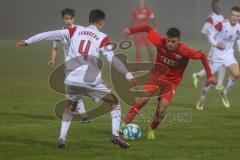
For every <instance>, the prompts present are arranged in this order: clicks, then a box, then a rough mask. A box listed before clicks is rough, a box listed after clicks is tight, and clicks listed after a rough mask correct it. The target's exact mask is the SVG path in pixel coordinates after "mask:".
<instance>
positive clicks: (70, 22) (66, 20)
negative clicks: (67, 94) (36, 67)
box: [48, 8, 89, 122]
mask: <svg viewBox="0 0 240 160" xmlns="http://www.w3.org/2000/svg"><path fill="white" fill-rule="evenodd" d="M61 16H62V20H63V28H62V29H70V28H75V27H76V25H75V24H74V17H75V10H74V9H71V8H65V9H63V10H62V11H61ZM61 44H63V45H64V46H63V51H64V58H66V56H67V53H68V49H69V45H70V43H69V42H67V43H65V42H64V41H53V47H52V49H51V54H50V58H49V62H48V66H49V67H50V68H52V67H53V66H54V65H55V60H56V56H57V51H58V48H59V47H60V46H61ZM76 111H77V112H78V113H79V114H80V115H81V116H82V118H83V122H89V119H88V116H87V113H86V110H85V106H84V103H83V100H82V99H80V100H78V106H77V109H76Z"/></svg>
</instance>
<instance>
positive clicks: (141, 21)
mask: <svg viewBox="0 0 240 160" xmlns="http://www.w3.org/2000/svg"><path fill="white" fill-rule="evenodd" d="M131 21H132V26H139V25H150V24H154V25H155V18H154V14H153V12H152V9H151V8H150V7H143V8H136V9H134V10H133V11H132V14H131Z"/></svg>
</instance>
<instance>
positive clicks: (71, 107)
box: [68, 101, 78, 112]
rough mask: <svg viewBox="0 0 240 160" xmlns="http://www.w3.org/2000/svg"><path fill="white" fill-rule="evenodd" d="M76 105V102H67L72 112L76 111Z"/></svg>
mask: <svg viewBox="0 0 240 160" xmlns="http://www.w3.org/2000/svg"><path fill="white" fill-rule="evenodd" d="M77 105H78V102H77V101H68V107H69V110H71V111H72V112H75V111H76V109H77Z"/></svg>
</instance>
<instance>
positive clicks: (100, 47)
mask: <svg viewBox="0 0 240 160" xmlns="http://www.w3.org/2000/svg"><path fill="white" fill-rule="evenodd" d="M44 40H57V41H61V42H63V43H64V44H67V43H69V44H70V46H69V50H68V53H67V55H66V56H65V66H66V78H65V84H66V85H74V86H86V85H99V84H100V83H102V78H101V69H102V68H101V61H100V60H99V59H98V57H100V55H102V56H104V57H105V58H106V59H107V60H108V61H109V62H110V63H111V64H112V65H113V66H114V68H116V69H117V70H118V71H119V72H121V73H122V74H124V75H125V78H126V79H127V80H131V79H132V78H133V77H132V74H131V73H130V72H128V70H127V69H126V68H125V66H124V64H123V63H122V62H121V61H120V60H119V59H118V58H116V57H115V56H114V53H113V51H112V47H111V45H110V42H109V38H108V36H107V35H106V34H104V33H102V32H100V31H98V29H97V28H96V27H95V26H93V25H91V26H89V27H83V26H77V27H75V28H70V29H63V30H56V31H49V32H44V33H39V34H37V35H35V36H33V37H30V38H29V39H27V40H25V42H26V43H27V44H28V45H30V44H33V43H37V42H40V41H44Z"/></svg>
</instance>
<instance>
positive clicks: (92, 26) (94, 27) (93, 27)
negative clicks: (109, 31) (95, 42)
mask: <svg viewBox="0 0 240 160" xmlns="http://www.w3.org/2000/svg"><path fill="white" fill-rule="evenodd" d="M88 28H92V29H96V30H98V29H97V27H96V26H94V25H90V26H88Z"/></svg>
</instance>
